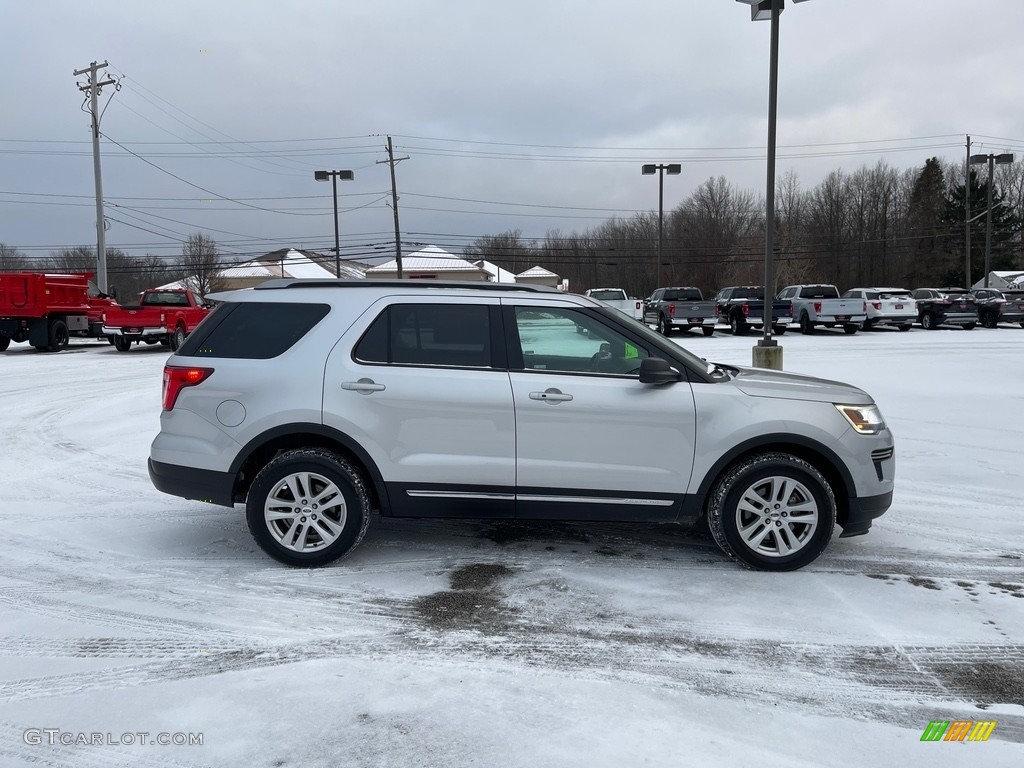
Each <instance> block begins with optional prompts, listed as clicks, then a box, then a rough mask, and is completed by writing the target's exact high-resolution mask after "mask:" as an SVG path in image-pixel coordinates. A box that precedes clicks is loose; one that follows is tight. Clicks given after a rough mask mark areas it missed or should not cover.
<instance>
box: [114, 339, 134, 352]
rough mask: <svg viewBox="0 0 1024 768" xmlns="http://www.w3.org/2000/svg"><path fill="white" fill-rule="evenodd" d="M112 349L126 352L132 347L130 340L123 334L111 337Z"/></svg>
mask: <svg viewBox="0 0 1024 768" xmlns="http://www.w3.org/2000/svg"><path fill="white" fill-rule="evenodd" d="M113 344H114V349H116V350H117V351H118V352H127V351H128V350H130V349H131V348H132V341H131V339H128V338H126V337H124V336H114V337H113Z"/></svg>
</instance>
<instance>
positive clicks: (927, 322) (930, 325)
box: [921, 312, 939, 331]
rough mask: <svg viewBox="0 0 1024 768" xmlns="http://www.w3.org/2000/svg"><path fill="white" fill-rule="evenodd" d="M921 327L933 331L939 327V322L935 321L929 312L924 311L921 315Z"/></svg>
mask: <svg viewBox="0 0 1024 768" xmlns="http://www.w3.org/2000/svg"><path fill="white" fill-rule="evenodd" d="M921 327H922V328H924V329H925V330H926V331H934V330H936V329H937V328H938V327H939V324H938V323H936V322H935V317H934V316H933V315H932V313H931V312H925V313H924V314H923V315H921Z"/></svg>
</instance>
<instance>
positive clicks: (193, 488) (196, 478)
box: [149, 459, 235, 507]
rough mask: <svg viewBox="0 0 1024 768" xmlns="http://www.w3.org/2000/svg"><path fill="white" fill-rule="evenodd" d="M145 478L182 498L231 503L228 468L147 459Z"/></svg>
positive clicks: (223, 504) (232, 488)
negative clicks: (207, 467) (197, 467)
mask: <svg viewBox="0 0 1024 768" xmlns="http://www.w3.org/2000/svg"><path fill="white" fill-rule="evenodd" d="M149 479H150V480H151V481H152V483H153V486H154V487H155V488H156V489H157V490H158V491H163V492H164V493H168V494H170V495H171V496H180V497H181V498H183V499H193V500H195V501H205V502H207V503H209V504H220V505H221V506H222V507H233V506H234V505H235V502H234V494H233V491H234V484H235V481H234V477H233V476H232V475H231V474H230V473H228V472H216V471H214V470H211V469H196V468H195V467H183V466H180V465H178V464H165V463H164V462H162V461H153V459H150V460H149Z"/></svg>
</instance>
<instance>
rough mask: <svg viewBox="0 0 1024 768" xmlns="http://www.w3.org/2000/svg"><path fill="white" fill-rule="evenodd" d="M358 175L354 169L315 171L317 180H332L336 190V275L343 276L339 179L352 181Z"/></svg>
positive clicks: (314, 175) (314, 176)
mask: <svg viewBox="0 0 1024 768" xmlns="http://www.w3.org/2000/svg"><path fill="white" fill-rule="evenodd" d="M355 177H356V175H355V173H353V172H352V171H313V178H314V179H316V180H317V181H327V180H328V179H330V180H331V187H332V188H333V190H334V276H335V277H338V278H340V277H341V243H340V242H339V240H338V179H341V180H342V181H352V180H353V179H354V178H355Z"/></svg>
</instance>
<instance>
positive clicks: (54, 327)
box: [46, 320, 71, 352]
mask: <svg viewBox="0 0 1024 768" xmlns="http://www.w3.org/2000/svg"><path fill="white" fill-rule="evenodd" d="M70 341H71V334H69V333H68V324H67V323H65V322H64V321H63V320H54V321H53V322H51V323H50V339H49V344H47V346H46V350H47V351H48V352H60V351H61V350H62V349H67V346H68V343H69V342H70Z"/></svg>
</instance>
